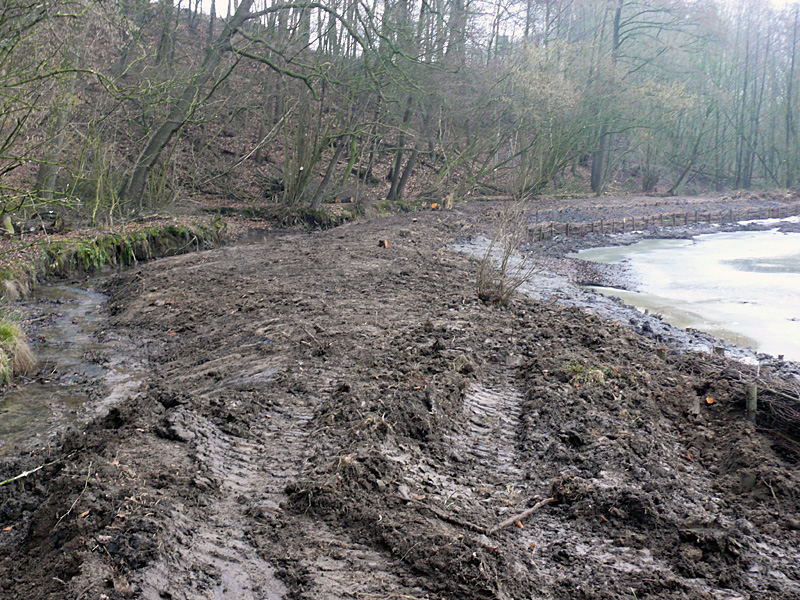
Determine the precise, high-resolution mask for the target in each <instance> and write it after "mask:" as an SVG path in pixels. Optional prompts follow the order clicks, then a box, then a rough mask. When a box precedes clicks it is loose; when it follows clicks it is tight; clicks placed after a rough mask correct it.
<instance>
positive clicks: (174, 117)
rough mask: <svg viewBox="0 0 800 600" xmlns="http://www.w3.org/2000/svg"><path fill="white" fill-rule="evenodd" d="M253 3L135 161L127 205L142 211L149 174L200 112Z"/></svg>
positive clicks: (211, 51)
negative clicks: (208, 87) (204, 94)
mask: <svg viewBox="0 0 800 600" xmlns="http://www.w3.org/2000/svg"><path fill="white" fill-rule="evenodd" d="M253 2H254V0H242V3H241V4H240V5H239V8H238V9H237V11H236V13H235V14H234V15H233V18H231V20H230V21H226V23H225V27H224V29H223V30H222V33H220V35H219V37H218V38H217V39H216V40H215V41H214V43H213V44H212V45H210V46H209V47H208V49H207V50H206V56H205V59H204V60H203V65H202V66H201V67H200V70H199V71H198V72H197V73H196V74H195V76H194V77H193V78H192V80H191V82H190V83H189V85H188V86H187V87H186V89H184V90H183V93H181V94H180V95H179V96H178V98H177V99H176V100H175V103H174V104H173V105H172V109H171V110H170V111H169V114H168V115H167V118H166V120H165V121H164V123H162V124H161V126H160V127H159V128H158V129H156V130H155V132H153V134H152V135H151V136H150V138H149V139H148V140H147V145H146V146H145V148H144V150H142V152H141V154H139V157H138V158H137V159H136V164H135V165H134V167H133V172H132V173H131V176H130V178H129V179H128V185H127V187H126V188H125V191H124V192H123V195H122V200H123V201H124V202H138V204H139V209H140V210H141V209H142V207H143V196H144V189H145V186H146V185H147V179H148V177H149V176H150V171H151V170H152V169H153V167H154V166H155V164H156V162H157V161H158V159H159V157H160V156H161V152H162V151H163V150H164V148H166V146H167V144H169V142H170V140H171V139H172V136H174V135H175V134H176V133H177V132H178V130H179V129H180V128H181V127H183V124H184V123H185V122H186V120H187V119H188V118H189V117H190V116H191V115H192V113H193V112H194V111H195V110H196V109H197V103H198V102H199V98H200V94H201V92H202V90H203V87H204V86H205V85H206V83H208V81H209V80H210V79H211V78H212V77H213V76H214V74H215V73H216V71H217V67H219V65H220V63H221V62H222V56H223V54H224V52H225V51H226V50H227V49H228V48H229V47H230V41H231V38H232V37H233V36H234V34H235V33H236V32H237V31H238V30H239V28H240V27H241V26H242V25H243V24H244V22H245V21H247V19H248V18H250V7H251V6H252V5H253Z"/></svg>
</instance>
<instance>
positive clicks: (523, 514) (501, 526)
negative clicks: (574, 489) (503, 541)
mask: <svg viewBox="0 0 800 600" xmlns="http://www.w3.org/2000/svg"><path fill="white" fill-rule="evenodd" d="M554 501H555V498H545V499H544V500H541V501H539V502H537V503H536V504H534V505H533V506H531V507H530V508H529V509H528V510H525V511H522V512H521V513H519V514H518V515H514V516H513V517H509V518H508V519H506V520H505V521H503V522H502V523H500V524H499V525H497V526H495V527H492V528H491V529H490V530H489V533H490V534H492V533H497V532H498V531H500V530H501V529H505V528H506V527H511V526H512V525H513V524H514V523H516V522H517V521H522V520H523V519H527V518H528V517H530V516H531V515H532V514H533V513H535V512H536V511H537V510H539V509H540V508H542V507H543V506H547V505H548V504H550V503H551V502H554Z"/></svg>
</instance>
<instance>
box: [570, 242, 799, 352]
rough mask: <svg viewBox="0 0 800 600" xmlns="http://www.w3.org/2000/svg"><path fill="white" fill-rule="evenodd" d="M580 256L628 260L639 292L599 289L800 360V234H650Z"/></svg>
mask: <svg viewBox="0 0 800 600" xmlns="http://www.w3.org/2000/svg"><path fill="white" fill-rule="evenodd" d="M573 256H574V257H577V258H581V259H583V260H591V261H596V262H606V263H618V262H623V263H625V264H626V265H627V266H628V267H629V269H630V271H631V273H632V274H633V276H634V277H636V278H637V279H638V281H639V282H640V285H639V286H638V292H628V291H622V290H616V289H610V288H596V289H597V290H598V291H601V292H602V293H604V294H607V295H611V296H616V297H618V298H620V299H622V300H623V301H625V302H626V303H628V304H632V305H634V306H636V307H637V308H639V309H642V310H644V309H647V310H649V311H650V312H651V313H658V314H660V315H662V316H663V317H664V318H665V319H666V320H667V321H669V322H670V323H671V324H672V325H674V326H676V327H681V328H685V327H692V328H694V329H698V330H702V331H706V332H708V333H710V334H712V335H714V336H716V337H718V338H720V339H722V340H724V341H726V342H728V343H731V344H736V345H739V346H747V347H751V348H753V349H755V350H758V351H759V352H765V353H768V354H772V355H775V356H778V355H781V354H783V355H784V356H785V358H786V359H787V360H794V361H800V233H781V232H779V231H777V230H773V231H746V232H742V231H740V232H733V233H718V234H709V235H699V236H696V237H695V238H694V239H692V240H644V241H641V242H639V243H636V244H633V245H631V246H616V247H610V248H593V249H590V250H584V251H581V252H579V253H577V254H575V255H573Z"/></svg>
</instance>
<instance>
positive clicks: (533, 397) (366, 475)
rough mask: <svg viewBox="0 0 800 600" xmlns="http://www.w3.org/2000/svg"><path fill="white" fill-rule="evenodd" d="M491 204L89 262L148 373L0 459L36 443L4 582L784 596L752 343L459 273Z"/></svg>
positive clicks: (7, 594)
mask: <svg viewBox="0 0 800 600" xmlns="http://www.w3.org/2000/svg"><path fill="white" fill-rule="evenodd" d="M654 201H655V200H654ZM662 201H663V200H662ZM762 201H763V202H766V201H765V200H763V199H761V200H758V202H762ZM647 202H648V201H647V200H643V201H642V207H643V209H647V210H649V209H650V208H649V206H648V205H647ZM496 210H497V209H496V207H493V206H492V205H488V204H472V205H462V206H458V207H456V209H454V210H452V211H448V212H423V213H416V214H405V215H398V216H393V217H388V218H381V219H375V220H369V221H364V222H359V223H353V224H349V225H345V226H342V227H339V228H337V229H333V230H329V231H326V232H319V233H314V234H299V233H280V234H269V235H265V236H264V237H263V238H254V239H251V240H250V241H246V242H241V243H239V244H235V245H229V246H226V247H223V248H220V249H217V250H212V251H206V252H202V253H197V254H191V255H184V256H179V257H174V258H168V259H162V260H159V261H154V262H152V263H149V264H145V265H142V266H140V267H138V268H136V269H133V270H130V271H127V272H125V273H122V274H120V275H118V276H115V277H113V278H111V279H110V280H109V281H108V282H107V283H106V285H105V291H106V292H107V293H108V294H109V296H110V299H109V301H108V306H107V309H108V311H109V316H108V319H107V321H106V323H105V327H104V328H102V329H101V330H100V331H99V332H98V335H99V336H100V337H101V338H103V339H104V340H106V341H109V340H111V341H114V342H115V343H116V344H117V345H116V346H115V347H116V352H117V353H121V354H124V356H125V359H126V361H128V363H130V364H137V365H139V368H140V369H141V370H143V371H144V372H145V373H146V376H144V377H142V378H141V380H140V381H141V383H140V386H139V388H138V389H137V390H136V391H135V392H133V393H129V394H128V396H127V397H125V398H122V399H119V400H117V401H116V404H114V405H113V406H112V407H111V408H110V410H109V409H108V407H106V408H105V409H104V411H103V412H104V413H105V414H102V415H101V416H99V417H97V418H95V419H93V420H91V421H90V423H89V424H88V425H87V426H86V427H85V428H76V429H73V430H72V431H71V432H69V433H67V434H65V435H63V436H62V437H61V438H60V439H58V440H55V441H53V442H52V443H50V444H48V445H45V446H37V447H35V448H27V449H25V448H23V449H21V450H20V452H19V453H18V454H17V455H16V456H12V457H10V458H6V459H4V460H3V462H2V465H1V466H0V480H4V479H6V478H8V477H13V476H15V475H18V474H19V473H21V472H23V471H25V470H29V469H34V468H36V467H39V466H42V465H44V466H43V468H41V469H40V470H38V471H37V472H35V473H33V474H31V475H29V476H27V477H24V478H22V479H19V480H17V481H15V482H13V483H10V484H7V485H3V486H0V551H2V553H3V555H4V557H3V559H2V562H0V597H2V598H4V599H6V598H7V599H9V600H11V599H25V600H36V599H40V598H70V599H76V600H77V599H80V600H84V599H117V598H131V597H133V598H146V599H152V600H155V599H164V598H166V599H175V600H178V599H181V600H195V599H201V598H202V599H205V598H219V599H242V600H248V599H253V600H256V599H258V600H262V599H283V598H298V599H299V598H303V599H309V600H310V599H327V598H331V599H333V598H364V599H378V598H387V599H388V598H404V599H422V598H498V599H506V598H542V599H545V598H547V599H583V598H587V599H588V598H597V599H600V598H603V599H614V598H629V599H638V600H643V599H645V598H650V599H655V598H663V599H666V598H670V599H673V598H675V599H682V598H685V599H696V598H709V599H718V600H723V599H724V600H733V599H737V598H742V599H762V598H763V599H766V598H775V599H778V598H781V599H783V598H785V599H790V598H791V599H797V598H800V564H799V563H798V560H797V559H798V545H799V544H800V519H799V518H798V502H800V485H799V484H800V477H799V476H798V459H799V458H800V454H798V444H797V441H796V439H795V438H793V437H792V435H791V432H786V431H777V430H775V429H774V427H773V424H772V423H771V422H770V421H769V419H768V418H766V417H764V418H763V420H762V421H760V422H759V423H758V424H757V425H756V426H754V425H752V424H750V423H749V422H748V421H747V420H746V419H745V415H744V401H745V398H744V385H745V383H746V382H747V381H749V380H750V379H751V378H753V377H754V376H755V374H754V372H753V368H752V367H748V366H745V365H743V364H741V363H737V362H733V361H730V360H728V359H726V358H724V357H720V356H713V355H708V354H703V353H694V352H687V351H686V349H685V348H681V347H678V346H670V347H669V348H667V352H666V353H664V352H662V350H664V340H663V339H656V338H655V337H653V336H652V335H650V336H648V335H645V334H644V332H642V331H641V327H639V328H637V327H636V326H634V325H629V324H624V323H618V322H614V321H610V320H607V319H606V318H604V317H602V316H601V315H600V314H598V313H597V312H595V311H592V310H591V309H590V308H589V309H587V308H582V307H580V306H565V305H564V304H563V303H560V302H558V301H554V300H547V301H544V300H538V301H537V300H533V299H530V298H521V297H520V298H517V299H516V300H515V301H514V302H513V304H512V305H510V306H493V305H487V304H484V303H483V302H481V301H479V300H478V299H477V297H476V293H475V288H474V280H475V272H476V262H475V261H474V260H471V259H469V258H467V257H465V256H463V255H460V254H457V253H455V252H454V251H453V250H452V249H451V248H450V247H449V246H448V245H449V244H450V243H451V242H452V241H453V240H455V239H457V238H468V237H470V236H476V235H478V234H479V233H481V232H484V231H485V225H484V224H485V223H487V222H489V221H490V218H489V217H490V216H491V215H492V214H494V213H495V212H496ZM581 210H584V211H586V212H587V213H590V212H591V211H592V210H603V208H602V207H601V208H599V209H598V208H597V206H596V205H595V204H593V205H592V206H589V205H588V204H586V205H585V206H584V207H583V208H582V209H581ZM631 210H632V208H631ZM628 214H630V212H628ZM380 240H388V242H389V244H388V246H389V247H388V248H384V247H379V241H380ZM111 359H112V357H109V356H105V357H104V356H98V357H97V360H99V361H104V360H111ZM761 375H762V376H763V375H764V373H763V372H762V373H761ZM101 392H102V389H100V388H98V390H96V393H95V400H94V402H95V403H96V404H98V405H99V404H102V398H103V394H102V393H101ZM23 450H24V451H23ZM529 509H535V510H529Z"/></svg>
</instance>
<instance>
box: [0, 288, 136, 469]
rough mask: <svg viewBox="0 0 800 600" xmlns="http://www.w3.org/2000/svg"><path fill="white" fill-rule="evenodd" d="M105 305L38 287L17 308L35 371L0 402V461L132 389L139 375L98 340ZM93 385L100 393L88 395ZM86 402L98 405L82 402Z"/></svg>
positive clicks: (88, 293)
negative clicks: (28, 328)
mask: <svg viewBox="0 0 800 600" xmlns="http://www.w3.org/2000/svg"><path fill="white" fill-rule="evenodd" d="M105 300H106V297H105V296H104V295H103V294H100V293H98V292H95V291H93V290H92V289H84V288H79V287H75V286H70V285H65V284H62V285H46V286H41V287H39V288H38V289H37V290H36V292H35V294H34V295H33V296H32V297H31V298H29V299H28V300H26V301H23V302H21V303H20V304H19V306H20V308H21V309H22V310H24V311H25V312H26V313H29V314H31V315H32V319H31V323H32V326H33V332H32V333H31V334H30V343H31V348H32V350H33V352H34V355H35V356H36V360H37V368H36V372H35V373H34V374H33V375H32V376H31V377H29V378H28V379H22V380H19V381H18V382H17V384H16V385H15V386H13V387H12V388H10V389H8V390H7V392H6V394H5V396H4V397H3V398H2V401H0V456H5V455H9V454H10V453H12V452H15V451H17V450H19V449H20V448H21V447H24V446H29V445H40V444H43V443H45V442H46V441H47V440H49V439H51V438H52V437H53V436H54V435H55V434H56V433H57V432H59V431H60V430H63V429H64V428H65V427H67V426H70V425H75V424H77V423H79V422H81V421H82V420H85V419H87V418H90V417H92V416H95V415H96V414H97V413H98V411H101V410H104V409H105V408H106V407H107V406H108V405H110V404H112V403H113V402H114V401H115V399H119V398H121V397H123V396H124V395H125V392H127V391H130V390H132V389H133V388H135V386H136V385H138V381H139V380H140V378H141V370H140V369H136V368H134V367H132V366H131V365H126V364H124V363H125V362H126V361H124V360H123V359H122V355H123V354H124V352H123V348H122V347H121V344H120V341H119V340H106V341H100V340H99V339H98V334H99V333H101V327H102V322H103V319H104V318H105V315H104V311H103V304H104V302H105ZM98 381H99V382H102V383H105V384H106V385H105V391H106V394H101V395H98V394H97V392H96V391H92V389H93V387H94V384H95V383H97V382H98ZM90 397H93V399H95V400H98V401H97V402H93V403H87V401H88V400H89V399H90Z"/></svg>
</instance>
